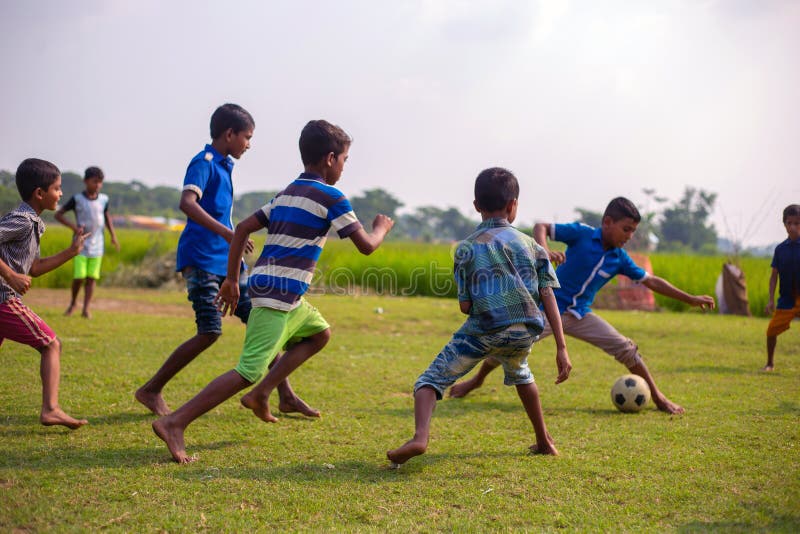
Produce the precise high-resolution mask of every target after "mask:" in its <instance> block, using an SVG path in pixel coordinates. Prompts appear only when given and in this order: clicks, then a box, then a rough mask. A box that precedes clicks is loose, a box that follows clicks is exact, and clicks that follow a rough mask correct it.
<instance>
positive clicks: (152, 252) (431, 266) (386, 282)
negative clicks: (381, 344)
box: [33, 225, 771, 316]
mask: <svg viewBox="0 0 800 534" xmlns="http://www.w3.org/2000/svg"><path fill="white" fill-rule="evenodd" d="M117 233H118V237H119V240H120V243H121V246H122V248H121V251H120V252H116V251H115V250H114V249H113V248H112V247H111V246H110V243H108V242H107V243H106V255H105V256H104V258H103V276H104V277H106V276H109V275H111V279H112V281H113V282H114V283H116V284H119V283H122V284H125V283H126V282H127V280H126V279H125V277H124V276H123V277H114V276H113V274H114V272H115V271H116V270H117V269H119V268H120V267H121V266H130V265H136V264H139V263H141V262H142V261H143V260H145V259H146V258H159V257H169V258H174V253H173V251H174V250H175V249H176V248H177V244H178V237H179V234H178V233H176V232H151V231H146V230H130V229H120V230H118V232H117ZM70 236H71V233H70V232H69V230H68V229H66V228H64V227H62V226H58V225H50V226H49V227H48V230H47V233H46V234H45V237H44V238H43V239H42V256H47V255H50V254H54V253H55V252H58V251H59V250H61V249H63V248H65V247H66V246H67V245H68V243H69V239H70ZM264 236H265V234H264V233H263V232H259V233H257V234H254V236H253V238H254V241H255V242H256V253H259V252H260V250H261V245H262V244H263V242H264ZM555 246H556V248H557V247H558V244H556V245H555ZM354 250H355V249H354V247H353V244H352V243H351V242H350V240H343V241H342V240H338V239H335V238H334V239H329V240H328V243H327V244H326V245H325V249H324V250H323V253H322V257H321V258H320V262H319V266H318V269H317V272H316V273H315V276H314V281H313V284H314V286H315V287H316V289H317V291H323V290H324V291H325V292H327V293H333V294H347V293H351V292H353V291H366V292H370V293H376V294H380V295H399V296H428V297H454V296H455V294H456V288H455V284H454V282H453V276H452V269H453V262H452V251H453V245H452V244H432V243H415V242H402V241H400V242H398V241H388V242H386V243H384V244H383V246H381V248H379V249H378V250H377V251H376V252H375V253H373V254H372V255H371V256H362V255H360V254H354V253H353V252H354ZM255 257H256V256H253V257H250V258H248V262H249V263H250V264H251V265H252V263H253V261H255ZM649 257H650V260H651V263H652V266H653V270H654V272H655V274H657V275H659V276H662V277H664V278H666V279H667V280H669V281H671V282H672V283H674V284H675V285H677V286H678V287H680V288H682V289H684V290H686V291H688V292H690V293H694V294H708V295H714V288H715V284H716V281H717V277H718V276H719V275H720V273H721V271H722V265H723V264H724V263H725V262H726V261H727V258H726V257H724V256H687V255H679V254H658V253H653V254H650V255H649ZM739 261H740V265H741V267H742V269H743V271H744V272H745V276H746V281H747V293H748V299H749V303H750V310H751V312H752V314H753V315H756V316H763V315H764V307H765V305H766V303H767V291H768V285H769V284H768V282H769V275H770V272H771V268H770V266H769V263H770V260H769V258H750V257H745V258H741V259H740V260H739ZM71 279H72V266H71V263H67V264H65V265H63V266H62V267H60V268H59V269H57V270H55V271H53V272H51V273H48V274H46V275H44V276H42V277H41V278H37V279H35V280H34V282H33V286H34V287H48V288H59V287H62V288H63V287H69V284H70V280H71ZM615 283H616V281H612V282H611V284H609V286H610V287H611V288H613V287H614V284H615ZM101 284H103V281H102V280H101ZM656 303H657V304H658V306H659V307H662V308H665V309H669V310H673V311H683V310H686V309H687V308H688V306H687V305H685V304H683V303H681V302H677V301H674V300H671V299H668V298H664V297H661V296H660V295H657V296H656Z"/></svg>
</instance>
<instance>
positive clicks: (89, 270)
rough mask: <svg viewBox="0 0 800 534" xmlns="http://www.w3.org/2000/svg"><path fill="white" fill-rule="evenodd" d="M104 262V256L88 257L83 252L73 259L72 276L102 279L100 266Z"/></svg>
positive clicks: (75, 277) (81, 278) (77, 278)
mask: <svg viewBox="0 0 800 534" xmlns="http://www.w3.org/2000/svg"><path fill="white" fill-rule="evenodd" d="M102 264H103V256H97V257H96V258H87V257H86V256H83V255H81V254H78V255H77V256H75V258H74V259H73V260H72V278H74V279H76V280H83V279H84V278H94V279H95V280H100V266H101V265H102Z"/></svg>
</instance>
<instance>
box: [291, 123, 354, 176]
mask: <svg viewBox="0 0 800 534" xmlns="http://www.w3.org/2000/svg"><path fill="white" fill-rule="evenodd" d="M352 142H353V139H352V138H351V137H350V136H349V135H347V133H346V132H345V131H344V130H342V129H341V128H340V127H338V126H336V125H335V124H331V123H329V122H328V121H325V120H322V119H320V120H314V121H308V123H307V124H306V125H305V126H304V127H303V131H302V132H300V143H299V144H300V159H301V160H303V165H313V164H315V163H319V162H320V160H322V159H323V158H325V157H326V156H327V155H328V154H330V153H331V152H333V155H334V156H338V155H339V154H341V153H342V152H344V151H345V150H347V147H349V146H350V144H351V143H352Z"/></svg>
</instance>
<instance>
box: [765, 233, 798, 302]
mask: <svg viewBox="0 0 800 534" xmlns="http://www.w3.org/2000/svg"><path fill="white" fill-rule="evenodd" d="M771 266H772V268H773V269H775V270H777V271H778V277H779V279H780V289H779V291H778V309H779V310H791V309H792V308H794V303H795V298H796V297H797V296H798V295H800V239H796V240H794V241H789V240H788V239H787V240H786V241H784V242H783V243H781V244H779V245H778V246H777V247H775V254H773V255H772V264H771Z"/></svg>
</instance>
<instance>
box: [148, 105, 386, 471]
mask: <svg viewBox="0 0 800 534" xmlns="http://www.w3.org/2000/svg"><path fill="white" fill-rule="evenodd" d="M350 143H351V139H350V137H349V136H348V135H347V134H346V133H345V132H344V131H343V130H342V129H341V128H339V127H338V126H334V125H332V124H330V123H328V122H326V121H323V120H316V121H311V122H309V123H308V124H306V126H305V127H304V128H303V131H302V133H301V134H300V155H301V157H302V160H303V165H304V167H305V172H303V173H302V174H301V175H300V176H299V177H298V178H297V179H296V180H295V181H294V182H292V183H291V184H289V186H288V187H287V188H286V189H284V190H283V191H282V192H281V193H279V194H278V195H277V196H276V197H275V198H273V199H272V200H271V201H269V202H268V203H267V204H266V205H265V206H264V207H262V208H261V209H260V210H258V211H257V212H255V213H254V214H253V215H251V216H250V217H248V218H247V219H245V220H243V221H242V222H240V223H239V224H238V225H236V231H235V233H234V236H233V240H232V241H231V247H230V252H229V253H228V269H227V276H226V277H225V281H224V282H223V284H222V287H220V290H219V296H218V297H217V302H218V303H219V308H220V309H221V311H222V313H223V314H226V313H228V312H230V313H236V312H237V307H238V306H239V305H240V304H239V302H240V295H241V290H240V288H239V284H238V283H237V281H238V280H239V271H240V267H241V257H242V253H243V252H244V250H245V247H246V246H247V243H249V236H250V234H252V233H253V232H256V231H258V230H261V229H262V228H267V230H268V233H267V237H266V241H265V243H264V249H263V251H262V252H261V256H260V257H259V259H258V261H257V262H256V265H255V267H254V268H253V273H252V274H251V275H250V279H249V281H248V286H247V290H248V291H249V293H250V297H251V299H252V306H253V309H252V311H251V312H250V319H249V320H248V322H247V333H246V335H245V340H244V347H243V348H242V353H241V355H240V357H239V364H238V365H237V366H236V368H235V369H233V370H231V371H228V372H227V373H225V374H223V375H221V376H219V377H217V378H216V379H214V380H213V381H212V382H211V383H210V384H208V385H207V386H206V387H205V388H204V389H203V390H202V391H201V392H200V393H198V394H197V395H196V396H195V397H194V398H193V399H191V400H190V401H189V402H187V403H186V404H184V405H183V406H181V407H180V408H178V409H177V410H175V412H173V413H172V414H170V415H168V416H166V417H162V418H161V419H158V420H157V421H155V422H153V431H154V432H155V433H156V435H157V436H158V437H159V438H161V439H162V440H164V442H165V443H166V444H167V448H169V451H170V453H171V454H172V458H173V459H174V460H175V461H176V462H179V463H188V462H192V461H194V460H195V458H194V457H191V456H188V455H187V454H186V450H185V446H184V441H183V434H184V431H185V430H186V427H187V426H189V424H191V423H192V421H194V420H195V419H197V418H198V417H200V416H201V415H203V414H205V413H206V412H208V411H209V410H211V409H213V408H214V407H216V406H218V405H219V404H221V403H222V402H224V401H225V400H227V399H229V398H231V397H232V396H233V395H235V394H236V393H238V392H239V391H241V390H243V389H245V388H247V387H250V386H251V385H253V384H254V383H256V382H257V381H258V380H259V379H260V378H261V377H262V376H264V373H265V372H266V371H267V369H268V368H269V369H270V370H269V373H267V375H266V377H264V379H263V380H262V381H261V383H259V384H258V385H257V386H256V387H255V388H253V390H252V391H250V392H249V393H248V394H246V395H245V396H244V397H242V399H241V403H242V404H243V405H244V406H245V407H247V408H249V409H251V410H252V411H253V413H254V414H255V415H256V416H257V417H258V418H259V419H261V420H263V421H267V422H275V421H276V419H275V417H274V416H273V415H272V414H271V413H270V410H269V397H270V394H271V393H272V390H273V389H275V388H276V387H278V385H279V384H280V383H281V382H282V381H284V380H286V378H287V377H288V376H289V374H290V373H291V372H292V371H294V370H295V369H297V368H298V367H299V366H300V365H302V363H303V362H305V361H306V360H307V359H308V358H310V357H311V356H313V355H314V354H316V353H317V352H319V351H320V350H321V349H322V348H323V347H324V346H325V344H326V343H327V342H328V339H329V338H330V328H329V326H328V323H327V322H326V321H325V318H324V317H322V315H321V314H320V313H319V311H317V309H316V308H314V307H313V306H311V305H310V304H309V303H308V302H306V301H305V299H303V295H304V294H305V292H306V290H307V289H308V286H309V284H310V282H311V279H312V277H313V276H314V270H315V268H316V264H317V260H318V259H319V255H320V253H321V252H322V247H323V246H324V245H325V240H326V239H327V235H328V231H329V230H330V229H331V228H333V229H334V230H336V233H337V234H338V235H339V237H340V238H342V239H344V238H347V237H349V238H350V239H351V240H352V241H353V244H355V246H356V248H357V249H358V251H359V252H361V253H362V254H371V253H372V252H373V251H374V250H375V249H377V248H378V246H380V244H381V243H382V242H383V238H384V237H385V236H386V234H387V233H388V232H389V230H391V228H392V226H393V224H394V223H393V222H392V220H391V219H390V218H389V217H386V216H385V215H378V216H376V217H375V220H374V221H373V223H372V232H371V233H369V234H368V233H367V232H366V231H365V230H364V228H363V227H362V226H361V223H359V222H358V219H357V218H356V215H355V213H353V209H352V207H351V206H350V201H349V200H347V197H345V196H344V194H342V192H341V191H339V190H338V189H337V188H335V187H334V185H336V182H338V181H339V178H340V177H341V175H342V170H343V169H344V164H345V161H347V157H348V152H349V149H350ZM282 348H288V350H287V351H286V353H285V354H284V355H283V356H282V357H281V358H280V360H278V361H277V362H276V363H275V365H274V366H271V365H270V364H271V362H273V359H274V358H275V356H276V355H277V353H278V351H280V350H281V349H282Z"/></svg>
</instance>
